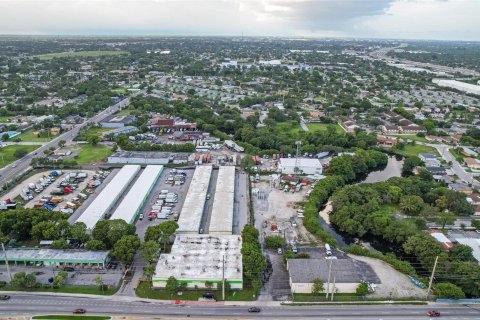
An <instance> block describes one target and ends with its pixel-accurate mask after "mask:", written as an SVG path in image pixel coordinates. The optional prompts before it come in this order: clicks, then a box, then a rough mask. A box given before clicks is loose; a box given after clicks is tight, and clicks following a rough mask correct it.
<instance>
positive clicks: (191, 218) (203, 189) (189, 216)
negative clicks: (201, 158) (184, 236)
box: [177, 166, 212, 233]
mask: <svg viewBox="0 0 480 320" xmlns="http://www.w3.org/2000/svg"><path fill="white" fill-rule="evenodd" d="M211 175H212V167H211V166H202V167H197V168H196V169H195V173H194V174H193V177H192V182H191V183H190V188H189V189H188V193H187V196H186V197H185V202H184V203H183V208H182V211H181V212H180V218H179V219H178V230H177V233H198V231H199V229H200V222H201V221H202V215H203V207H204V206H205V198H206V196H207V192H208V185H209V184H210V177H211Z"/></svg>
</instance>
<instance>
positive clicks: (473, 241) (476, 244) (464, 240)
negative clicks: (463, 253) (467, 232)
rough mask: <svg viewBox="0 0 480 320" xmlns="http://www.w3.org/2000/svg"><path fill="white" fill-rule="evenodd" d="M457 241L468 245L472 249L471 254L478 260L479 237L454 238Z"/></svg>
mask: <svg viewBox="0 0 480 320" xmlns="http://www.w3.org/2000/svg"><path fill="white" fill-rule="evenodd" d="M455 240H457V242H458V243H460V244H464V245H466V246H469V247H470V248H472V249H473V251H472V255H473V257H474V258H475V259H476V260H477V261H478V262H480V239H474V238H456V239H455Z"/></svg>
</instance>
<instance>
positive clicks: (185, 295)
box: [135, 282, 256, 301]
mask: <svg viewBox="0 0 480 320" xmlns="http://www.w3.org/2000/svg"><path fill="white" fill-rule="evenodd" d="M206 291H209V292H213V293H214V294H215V299H217V301H219V300H221V299H222V292H221V291H220V290H209V289H202V290H185V291H182V295H181V296H179V295H171V294H170V292H168V291H167V290H163V289H153V288H151V287H150V284H148V283H146V282H142V283H140V284H139V285H138V287H137V290H136V291H135V292H136V294H137V296H138V297H140V298H148V299H159V300H194V301H195V300H198V298H201V297H202V295H203V293H204V292H206ZM255 299H256V298H255V297H254V291H253V289H252V288H251V287H250V288H246V289H244V290H231V291H230V292H226V293H225V300H227V301H255Z"/></svg>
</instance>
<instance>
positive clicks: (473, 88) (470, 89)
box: [432, 79, 480, 95]
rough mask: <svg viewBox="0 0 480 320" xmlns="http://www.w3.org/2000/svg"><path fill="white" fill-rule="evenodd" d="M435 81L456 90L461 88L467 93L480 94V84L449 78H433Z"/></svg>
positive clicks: (441, 85)
mask: <svg viewBox="0 0 480 320" xmlns="http://www.w3.org/2000/svg"><path fill="white" fill-rule="evenodd" d="M432 82H433V83H435V84H437V85H439V86H440V87H447V88H452V89H456V90H460V91H463V92H466V93H471V94H477V95H480V86H478V85H474V84H470V83H466V82H461V81H457V80H447V79H433V80H432Z"/></svg>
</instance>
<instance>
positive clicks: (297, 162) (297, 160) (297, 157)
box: [293, 141, 302, 174]
mask: <svg viewBox="0 0 480 320" xmlns="http://www.w3.org/2000/svg"><path fill="white" fill-rule="evenodd" d="M295 145H296V146H297V153H296V154H295V168H294V169H293V171H294V172H295V173H296V174H299V173H300V146H301V145H302V141H295Z"/></svg>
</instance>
